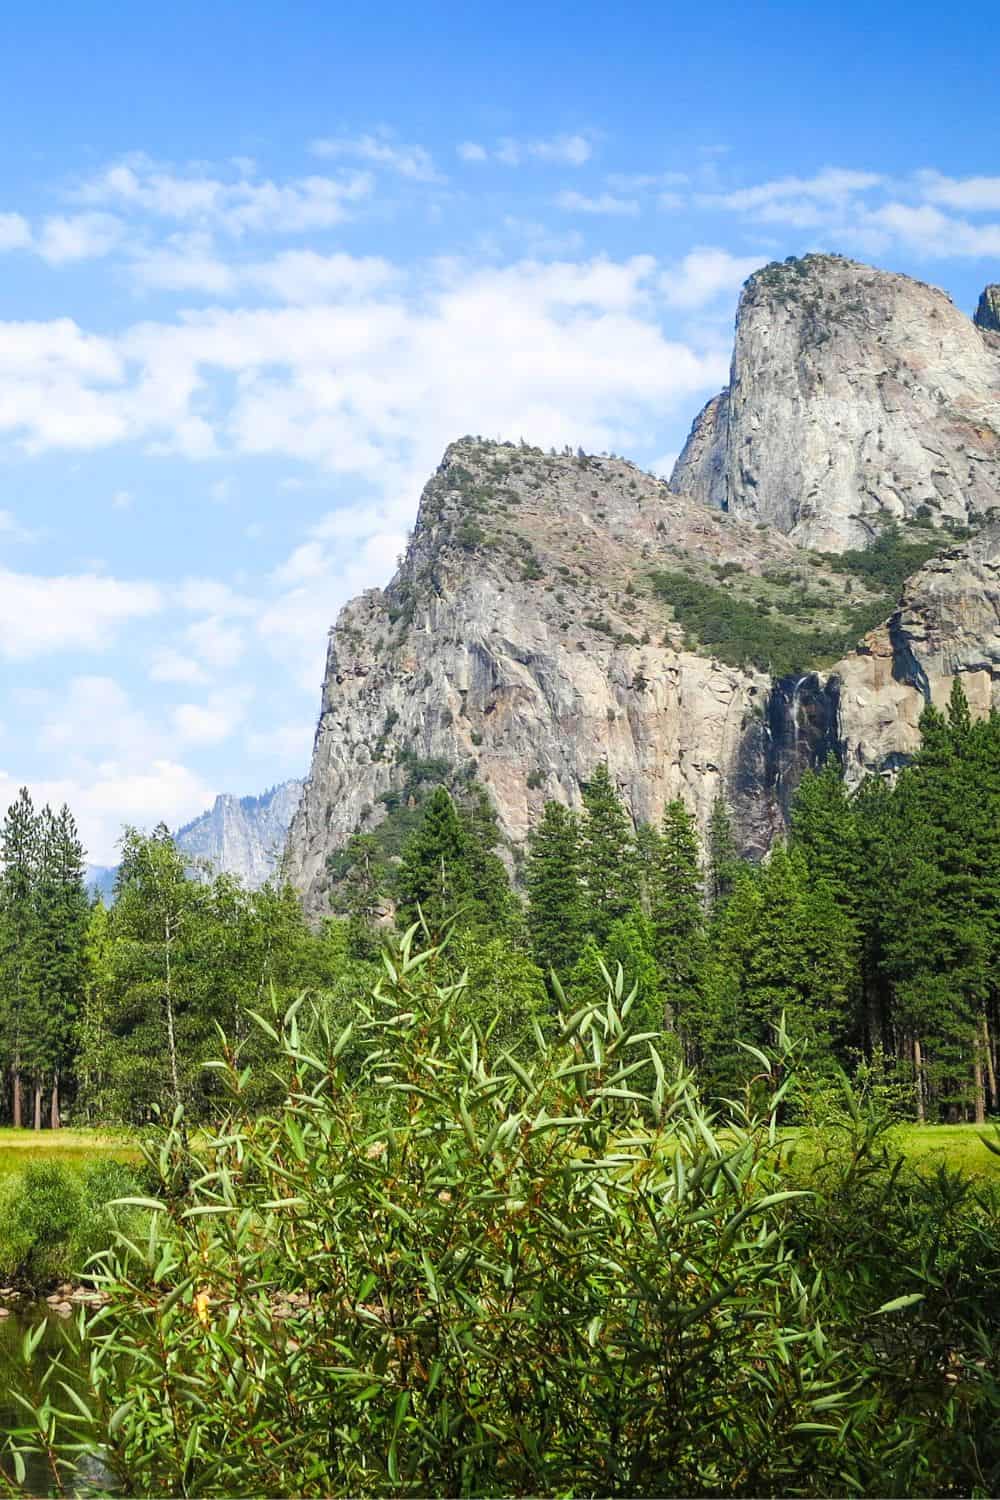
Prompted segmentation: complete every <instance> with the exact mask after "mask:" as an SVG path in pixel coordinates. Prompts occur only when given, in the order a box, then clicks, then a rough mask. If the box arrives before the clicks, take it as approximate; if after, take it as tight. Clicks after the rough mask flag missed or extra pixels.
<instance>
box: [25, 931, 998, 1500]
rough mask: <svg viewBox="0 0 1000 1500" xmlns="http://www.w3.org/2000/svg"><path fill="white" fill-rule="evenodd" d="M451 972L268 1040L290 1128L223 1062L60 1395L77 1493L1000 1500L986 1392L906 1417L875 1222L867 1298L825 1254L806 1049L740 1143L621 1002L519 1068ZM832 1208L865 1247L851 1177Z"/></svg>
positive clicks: (856, 1273) (538, 1044) (923, 1400)
mask: <svg viewBox="0 0 1000 1500" xmlns="http://www.w3.org/2000/svg"><path fill="white" fill-rule="evenodd" d="M447 970H448V966H447V965H446V964H444V962H443V955H442V954H441V952H440V951H437V952H435V951H429V952H424V953H417V952H415V951H414V948H413V934H412V933H411V934H408V935H407V937H406V938H404V939H403V941H402V943H401V945H400V947H399V950H398V951H397V952H396V953H394V954H393V955H392V956H387V957H386V959H385V973H384V977H383V979H382V981H381V982H380V984H379V985H378V986H377V987H376V989H375V991H374V993H373V994H372V995H371V997H370V998H369V999H368V1000H367V1001H365V1002H363V1003H360V1004H358V1005H357V1006H356V1008H355V1012H354V1016H353V1018H352V1020H351V1021H350V1022H349V1023H348V1024H347V1025H346V1026H345V1027H344V1029H343V1030H342V1031H340V1032H339V1034H338V1032H337V1031H336V1030H332V1029H331V1028H330V1027H329V1025H327V1024H326V1023H325V1021H324V1018H323V1017H322V1016H317V1017H313V1018H312V1019H310V1020H308V1021H307V1018H306V1013H305V1011H304V1009H303V1006H302V1003H301V1002H298V1003H297V1004H296V1005H294V1006H293V1007H292V1008H291V1009H290V1010H289V1011H288V1012H287V1014H286V1015H285V1016H284V1017H283V1018H281V1019H279V1018H275V1021H274V1024H273V1025H272V1023H271V1022H270V1021H267V1020H263V1021H262V1022H261V1024H262V1025H264V1026H265V1028H266V1029H267V1031H268V1033H269V1035H270V1036H271V1039H272V1041H273V1042H274V1043H275V1044H278V1045H280V1047H281V1049H282V1052H283V1054H284V1058H285V1074H284V1076H286V1077H288V1078H290V1079H291V1080H292V1084H291V1091H290V1092H289V1094H288V1097H287V1098H286V1100H285V1101H284V1105H283V1106H282V1108H281V1109H279V1110H278V1112H277V1113H275V1114H272V1115H269V1116H265V1117H258V1116H257V1115H256V1112H255V1110H254V1109H253V1108H252V1107H251V1106H250V1104H249V1095H248V1079H247V1076H246V1071H245V1070H244V1069H242V1067H241V1064H240V1060H239V1057H238V1055H237V1054H236V1053H234V1052H232V1051H230V1050H229V1049H227V1050H226V1055H225V1056H224V1057H223V1059H222V1060H221V1061H220V1065H219V1071H220V1074H221V1076H223V1077H224V1078H225V1080H226V1081H227V1083H228V1085H229V1088H230V1090H231V1095H232V1101H233V1102H232V1114H231V1117H230V1118H229V1120H227V1121H226V1123H225V1125H224V1126H223V1128H222V1129H221V1130H220V1132H219V1134H218V1136H217V1137H216V1138H214V1139H212V1140H209V1141H207V1142H205V1143H203V1144H202V1145H201V1146H200V1147H199V1149H198V1150H197V1151H192V1149H191V1147H190V1145H189V1144H188V1143H187V1142H186V1141H185V1140H184V1139H183V1137H182V1134H181V1132H180V1130H179V1129H178V1128H177V1127H176V1126H175V1127H174V1128H172V1129H171V1130H170V1131H168V1132H167V1133H166V1135H165V1137H164V1138H163V1140H162V1141H161V1142H159V1143H157V1144H156V1145H154V1146H151V1148H150V1163H151V1167H153V1168H155V1169H156V1170H157V1171H158V1172H159V1174H160V1176H161V1183H160V1187H159V1190H158V1192H159V1196H158V1200H157V1202H158V1207H157V1209H156V1211H155V1213H154V1214H153V1225H152V1229H151V1231H150V1233H149V1235H148V1237H147V1238H146V1240H145V1241H143V1242H138V1241H137V1242H136V1243H135V1245H134V1246H133V1247H132V1248H131V1249H127V1248H126V1247H125V1241H124V1240H122V1241H121V1246H122V1248H119V1249H115V1250H112V1251H110V1252H109V1254H108V1256H107V1258H106V1262H105V1264H106V1273H107V1277H108V1282H107V1284H108V1287H109V1289H110V1290H111V1292H112V1295H113V1299H114V1301H113V1306H112V1308H111V1309H109V1312H108V1314H107V1315H106V1316H103V1317H102V1319H101V1321H99V1322H98V1324H97V1326H96V1327H95V1328H94V1329H93V1331H92V1336H91V1340H90V1350H91V1360H90V1368H89V1371H88V1375H87V1377H86V1379H82V1378H77V1379H76V1380H75V1381H74V1380H73V1379H72V1377H71V1376H70V1375H69V1373H68V1372H67V1371H65V1370H61V1369H60V1368H59V1367H58V1366H53V1367H50V1372H48V1373H47V1375H46V1376H45V1377H43V1378H44V1379H47V1380H48V1381H49V1383H50V1385H51V1387H52V1389H53V1390H55V1389H56V1386H57V1382H58V1381H60V1380H63V1379H65V1380H66V1381H67V1383H68V1384H72V1385H73V1389H74V1391H75V1393H76V1396H77V1398H78V1400H79V1401H80V1403H81V1404H82V1406H83V1407H84V1409H87V1408H88V1406H89V1407H90V1409H91V1416H90V1418H89V1419H88V1420H87V1421H86V1422H84V1420H83V1419H82V1418H81V1419H80V1426H81V1431H82V1432H83V1434H84V1438H83V1448H82V1450H80V1449H78V1450H77V1452H76V1454H73V1453H70V1452H67V1453H66V1454H65V1456H66V1458H67V1459H69V1460H73V1459H74V1458H80V1456H81V1451H82V1459H83V1462H87V1461H88V1460H89V1457H90V1455H91V1454H93V1453H95V1452H97V1451H100V1452H102V1454H103V1456H104V1459H105V1461H106V1462H107V1463H108V1464H109V1465H110V1466H111V1468H112V1470H113V1471H114V1473H115V1474H116V1476H117V1479H118V1482H119V1483H120V1484H121V1485H122V1487H123V1489H124V1490H125V1491H126V1492H129V1493H139V1494H150V1493H155V1494H178V1493H189V1494H192V1493H193V1494H199V1495H232V1494H248V1493H266V1494H270V1495H276V1496H278V1495H329V1494H357V1495H364V1494H377V1495H384V1494H428V1493H445V1494H451V1495H473V1494H474V1495H517V1494H543V1495H544V1494H580V1495H587V1494H602V1495H603V1494H619V1495H622V1494H624V1495H634V1496H641V1495H654V1494H655V1495H660V1494H664V1495H670V1494H674V1495H678V1494H680V1495H701V1494H713V1495H726V1494H775V1493H780V1494H786V1493H796V1494H810V1495H823V1494H831V1493H843V1492H850V1493H857V1492H867V1493H916V1492H920V1493H935V1492H942V1491H943V1490H946V1491H947V1492H952V1493H954V1492H964V1491H966V1490H967V1489H968V1488H969V1487H970V1485H971V1486H972V1487H976V1488H978V1490H979V1492H982V1493H990V1492H991V1489H990V1482H991V1479H992V1478H995V1476H996V1466H995V1463H994V1467H993V1469H992V1470H991V1469H990V1464H989V1460H990V1454H989V1447H988V1444H989V1432H990V1431H991V1427H990V1426H989V1425H988V1422H987V1421H986V1420H984V1419H988V1418H990V1417H991V1416H992V1417H995V1414H996V1412H995V1404H994V1407H993V1409H992V1412H991V1410H990V1401H991V1399H992V1398H991V1397H990V1396H989V1390H990V1386H989V1381H988V1380H987V1379H985V1378H984V1379H981V1380H980V1381H979V1384H978V1386H975V1385H973V1384H971V1383H970V1384H966V1385H963V1386H962V1387H961V1390H960V1392H958V1393H956V1391H955V1387H954V1385H953V1384H949V1381H948V1378H947V1376H948V1373H949V1371H950V1368H951V1367H950V1366H948V1365H947V1364H946V1365H945V1366H944V1367H943V1368H942V1369H940V1370H938V1372H937V1374H936V1376H935V1375H934V1367H933V1363H930V1364H928V1363H927V1362H926V1361H925V1362H924V1363H922V1364H921V1365H920V1385H919V1389H917V1390H915V1391H914V1392H913V1394H912V1396H909V1395H908V1394H907V1392H908V1387H907V1385H906V1384H905V1383H902V1384H900V1386H899V1389H898V1391H897V1389H896V1387H895V1386H893V1385H891V1384H886V1383H885V1382H884V1381H882V1375H881V1367H880V1361H882V1360H883V1359H884V1360H885V1361H886V1366H887V1368H888V1369H889V1370H890V1371H891V1373H892V1376H893V1379H895V1378H896V1377H897V1376H898V1375H899V1374H900V1373H901V1372H902V1371H903V1363H902V1362H900V1361H899V1360H898V1359H897V1354H896V1351H897V1349H898V1347H899V1345H900V1343H905V1335H906V1333H907V1330H908V1329H909V1330H912V1329H915V1328H918V1327H919V1326H920V1325H919V1323H914V1322H912V1321H908V1319H909V1313H908V1309H909V1308H910V1307H911V1306H912V1305H913V1304H914V1303H915V1301H918V1300H919V1298H915V1297H913V1296H909V1295H904V1296H903V1297H901V1298H900V1297H898V1296H895V1295H893V1296H892V1297H890V1298H889V1299H888V1302H887V1305H885V1306H883V1305H880V1304H878V1303H877V1302H875V1301H873V1297H872V1288H871V1287H868V1286H866V1285H865V1284H864V1273H863V1254H864V1250H865V1246H866V1243H867V1241H866V1235H868V1234H869V1233H870V1230H871V1226H870V1225H869V1223H868V1221H867V1219H866V1218H861V1219H857V1218H855V1220H853V1221H852V1222H853V1226H854V1227H853V1233H854V1238H853V1239H852V1241H851V1242H850V1256H851V1260H852V1265H851V1276H852V1277H854V1280H853V1281H852V1280H850V1278H848V1279H847V1280H845V1281H844V1282H843V1283H842V1284H837V1285H836V1286H834V1288H833V1289H832V1290H831V1289H830V1287H829V1285H828V1278H829V1273H830V1267H829V1265H828V1264H827V1263H826V1262H825V1261H824V1260H823V1259H822V1257H821V1256H817V1255H815V1254H814V1252H813V1250H812V1249H811V1245H812V1242H813V1241H812V1236H814V1237H815V1238H816V1239H818V1240H820V1241H821V1242H822V1241H823V1238H824V1235H828V1236H830V1237H832V1238H836V1236H837V1235H838V1234H839V1232H840V1230H839V1228H837V1229H835V1230H834V1231H824V1230H822V1229H821V1228H818V1227H817V1226H820V1225H821V1224H822V1210H823V1204H822V1203H817V1205H816V1210H815V1212H814V1211H813V1210H812V1208H811V1206H810V1205H812V1203H813V1200H812V1199H811V1198H810V1197H809V1196H808V1195H806V1196H803V1195H802V1191H801V1190H789V1189H787V1188H786V1187H785V1184H784V1178H783V1169H782V1153H781V1149H780V1146H779V1144H778V1142H777V1136H776V1130H777V1116H778V1111H779V1109H780V1108H781V1101H782V1098H783V1096H784V1095H785V1094H786V1093H787V1090H788V1088H789V1087H790V1085H791V1082H792V1078H791V1075H790V1074H788V1073H787V1071H786V1069H787V1065H788V1063H789V1062H791V1060H792V1059H791V1056H790V1054H789V1053H788V1050H787V1044H786V1043H784V1040H783V1038H780V1037H779V1042H780V1043H781V1045H782V1047H783V1049H784V1050H783V1052H782V1056H781V1058H780V1059H778V1060H771V1059H769V1058H768V1057H767V1056H766V1055H765V1054H763V1053H758V1054H756V1058H757V1063H758V1064H759V1067H758V1076H757V1079H756V1080H755V1085H754V1088H755V1091H756V1096H757V1097H758V1098H759V1100H760V1104H759V1108H757V1109H754V1108H753V1107H752V1106H751V1103H750V1097H749V1096H748V1098H747V1100H745V1101H744V1102H743V1103H742V1104H741V1103H739V1102H737V1103H736V1104H735V1105H734V1106H733V1113H732V1118H731V1119H730V1121H729V1122H728V1123H727V1125H726V1128H725V1130H724V1131H721V1132H720V1131H718V1130H716V1128H715V1126H714V1123H713V1120H712V1118H711V1117H710V1116H707V1115H706V1114H705V1113H704V1112H703V1111H702V1109H701V1108H700V1107H699V1105H698V1103H697V1098H696V1095H695V1091H694V1089H693V1088H692V1085H691V1082H690V1080H689V1079H688V1078H687V1077H685V1076H684V1075H677V1076H675V1075H673V1074H672V1073H671V1072H669V1065H668V1064H667V1062H666V1061H665V1055H664V1053H663V1051H662V1050H661V1047H660V1043H659V1041H658V1039H657V1037H656V1036H655V1035H652V1034H650V1033H637V1032H636V1031H635V1029H634V1028H633V1026H632V1023H631V1021H630V1014H631V1011H632V1008H633V1004H634V997H633V996H632V995H625V994H624V993H623V991H624V985H623V982H622V978H621V971H620V970H619V971H618V975H617V978H616V979H615V980H611V979H610V977H609V976H607V975H605V979H606V981H607V985H608V992H607V994H606V995H602V996H601V998H600V1000H599V1001H598V1003H595V1004H592V1005H585V1006H584V1007H583V1008H582V1009H577V1010H576V1011H574V1010H573V1008H572V1006H571V1005H570V1004H568V1003H564V1002H563V997H562V995H561V992H559V997H560V1004H561V1006H562V1009H561V1012H560V1014H559V1015H558V1017H556V1018H555V1019H554V1020H553V1021H552V1022H548V1021H546V1018H545V1016H544V1014H543V1013H538V1014H536V1015H535V1018H534V1021H533V1022H532V1025H531V1026H530V1027H529V1028H528V1032H527V1035H526V1036H525V1037H524V1039H523V1041H521V1042H519V1043H518V1047H517V1055H516V1056H514V1055H511V1054H509V1053H506V1052H505V1051H504V1050H503V1044H501V1043H499V1042H498V1041H497V1038H496V1031H495V1022H496V1016H495V1015H494V1017H493V1018H491V1015H490V1013H489V1011H488V1010H486V1011H484V1012H482V1013H481V1014H478V1015H471V1016H470V1013H469V1011H468V1009H467V1008H466V1007H465V1003H464V998H463V996H464V986H463V985H462V983H461V982H459V983H454V982H451V981H450V979H449V978H447ZM526 980H527V983H528V988H529V989H531V990H532V993H537V1003H538V1004H539V1005H541V1004H542V991H541V990H540V988H539V986H538V980H537V978H532V976H530V975H527V976H526ZM511 982H512V983H513V979H512V980H511ZM519 982H520V981H519ZM532 986H533V987H534V988H533V989H532ZM500 988H501V989H504V986H501V987H500ZM503 999H504V996H503V995H501V994H499V993H498V995H497V997H496V1003H497V1004H502V1003H503ZM307 1037H308V1041H307V1040H306V1038H307ZM349 1048H350V1049H353V1052H354V1056H355V1059H356V1063H357V1068H356V1071H354V1072H352V1073H351V1074H350V1075H348V1074H347V1073H346V1072H345V1070H344V1069H343V1067H342V1065H341V1059H342V1058H343V1056H344V1054H345V1051H346V1050H347V1049H349ZM847 1156H848V1159H849V1161H856V1160H857V1150H855V1151H854V1152H853V1155H852V1153H851V1152H850V1151H849V1152H848V1153H847ZM854 1180H855V1181H856V1182H857V1181H859V1179H858V1176H857V1173H855V1179H854ZM179 1183H190V1188H189V1190H188V1193H187V1196H184V1195H183V1194H181V1193H179V1192H178V1184H179ZM824 1190H825V1192H826V1193H827V1194H828V1195H829V1201H830V1202H833V1201H834V1200H835V1199H836V1201H837V1203H838V1204H839V1205H840V1208H839V1210H838V1212H840V1213H841V1214H846V1213H848V1211H849V1206H850V1204H849V1194H848V1193H847V1191H845V1190H844V1176H843V1170H840V1171H839V1172H834V1174H833V1177H832V1179H831V1181H830V1182H829V1183H827V1184H825V1187H824ZM838 1194H839V1196H837V1195H838ZM841 1222H843V1223H844V1224H845V1226H846V1224H847V1220H843V1221H841V1220H838V1221H837V1223H838V1224H839V1223H841ZM993 1246H994V1250H995V1236H994V1240H993ZM991 1253H992V1252H991ZM137 1255H138V1257H139V1259H138V1260H137V1259H136V1256H137ZM990 1264H991V1265H992V1264H993V1262H992V1261H991V1262H990ZM900 1269H901V1268H900V1267H899V1266H898V1265H897V1266H896V1275H897V1276H898V1274H899V1271H900ZM904 1274H905V1275H906V1276H908V1277H911V1278H912V1276H913V1275H914V1274H915V1273H914V1272H912V1271H906V1272H905V1273H904ZM892 1279H893V1278H892V1277H891V1276H890V1277H889V1278H888V1281H887V1283H886V1285H888V1290H889V1291H890V1292H892V1293H894V1290H895V1289H894V1287H893V1286H892V1284H891V1282H892ZM897 1285H898V1281H897ZM885 1289H886V1286H885V1285H883V1284H882V1281H881V1280H879V1282H878V1287H877V1293H876V1295H877V1296H879V1297H881V1296H882V1293H883V1291H884V1290H885ZM838 1299H841V1300H838ZM984 1338H985V1334H984ZM936 1352H937V1351H936V1348H935V1354H936ZM912 1364H913V1361H912V1357H911V1360H910V1365H911V1366H912ZM907 1402H908V1403H909V1404H908V1405H907ZM64 1404H65V1403H64ZM977 1413H978V1416H977V1415H976V1414H977ZM112 1414H113V1415H112ZM46 1420H47V1414H46V1410H45V1407H44V1405H43V1406H42V1408H41V1409H40V1414H39V1428H38V1432H39V1434H40V1435H38V1436H36V1438H35V1439H34V1440H32V1439H30V1438H29V1437H28V1435H27V1433H26V1432H24V1433H22V1434H21V1436H20V1438H19V1441H20V1442H21V1443H23V1444H26V1445H30V1443H31V1442H32V1441H34V1443H35V1447H36V1450H37V1449H38V1448H45V1447H47V1446H49V1445H50V1439H49V1438H48V1436H47V1435H46V1429H45V1422H46ZM977 1422H979V1424H980V1425H978V1426H977V1425H976V1424H977ZM949 1431H950V1432H951V1434H952V1436H955V1435H956V1434H957V1435H958V1436H959V1437H960V1438H962V1440H963V1443H962V1444H960V1445H959V1446H958V1447H956V1448H955V1450H954V1451H955V1455H956V1457H955V1458H954V1459H952V1460H949V1459H948V1458H947V1456H946V1455H947V1453H948V1452H949V1451H950V1450H949V1449H948V1446H947V1443H946V1441H945V1438H946V1436H947V1435H948V1432H949ZM963 1444H964V1446H963ZM977 1445H978V1446H977ZM928 1452H931V1453H932V1454H933V1456H934V1457H933V1464H932V1465H931V1466H930V1467H929V1466H928V1465H927V1463H926V1462H925V1454H926V1453H928ZM949 1462H950V1463H951V1464H952V1468H951V1469H948V1467H947V1465H948V1463H949ZM934 1465H936V1466H937V1467H936V1468H935V1467H934ZM942 1465H944V1467H942ZM886 1481H888V1487H887V1485H886V1483H885V1482H886Z"/></svg>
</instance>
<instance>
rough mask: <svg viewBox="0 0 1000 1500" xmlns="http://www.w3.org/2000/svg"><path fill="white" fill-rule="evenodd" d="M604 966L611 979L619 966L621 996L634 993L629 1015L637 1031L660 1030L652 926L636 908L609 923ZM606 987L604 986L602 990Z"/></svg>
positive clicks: (661, 1010)
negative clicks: (622, 986)
mask: <svg viewBox="0 0 1000 1500" xmlns="http://www.w3.org/2000/svg"><path fill="white" fill-rule="evenodd" d="M603 957H604V963H605V967H606V968H607V970H608V973H609V974H611V975H612V976H614V975H615V974H617V972H618V965H619V964H620V965H621V969H622V974H623V975H624V978H625V993H626V994H628V993H629V991H630V990H632V989H634V990H635V992H636V995H635V1000H634V1001H633V1006H632V1012H631V1014H632V1016H633V1019H634V1021H635V1023H636V1025H637V1026H638V1028H639V1030H640V1031H662V1030H663V1014H664V1004H663V996H662V994H661V992H660V974H659V970H658V968H657V965H656V959H655V958H654V956H653V929H652V924H651V923H650V920H649V918H648V917H647V916H645V915H644V914H643V913H642V912H641V911H639V909H638V908H633V910H632V911H630V912H628V914H627V915H626V916H624V917H619V918H618V919H617V921H615V922H613V923H612V924H611V929H610V931H609V932H608V936H607V940H606V942H605V944H604V953H603ZM606 988H607V986H606V985H605V989H606Z"/></svg>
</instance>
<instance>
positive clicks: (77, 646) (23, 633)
mask: <svg viewBox="0 0 1000 1500" xmlns="http://www.w3.org/2000/svg"><path fill="white" fill-rule="evenodd" d="M161 607H162V598H161V594H160V590H159V589H158V588H157V587H156V586H155V585H154V584H151V583H125V582H122V581H120V580H119V579H116V578H107V577H102V576H100V575H97V574H94V573H81V574H77V575H75V576H74V575H69V576H65V577H42V576H40V575H35V574H28V573H13V572H10V571H9V570H7V569H0V656H2V657H5V658H6V659H7V660H8V661H26V660H28V659H30V658H31V657H34V656H42V655H46V654H48V653H50V652H53V651H67V650H73V651H79V650H92V651H100V650H103V649H104V648H105V647H107V646H109V645H110V644H111V643H112V641H113V640H114V639H115V636H116V634H117V633H118V631H119V630H120V628H121V627H122V626H123V625H125V624H126V623H127V622H128V621H130V620H136V619H141V618H143V617H144V616H148V615H152V614H155V613H156V612H157V611H158V610H159V609H160V608H161Z"/></svg>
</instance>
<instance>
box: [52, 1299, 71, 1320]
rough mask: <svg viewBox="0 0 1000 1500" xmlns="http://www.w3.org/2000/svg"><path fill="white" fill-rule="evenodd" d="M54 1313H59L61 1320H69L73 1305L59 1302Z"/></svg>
mask: <svg viewBox="0 0 1000 1500" xmlns="http://www.w3.org/2000/svg"><path fill="white" fill-rule="evenodd" d="M52 1311H53V1312H55V1313H58V1315H59V1317H60V1318H68V1317H69V1316H70V1314H71V1313H72V1311H73V1304H72V1302H57V1303H56V1305H55V1307H54V1308H53V1309H52Z"/></svg>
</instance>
